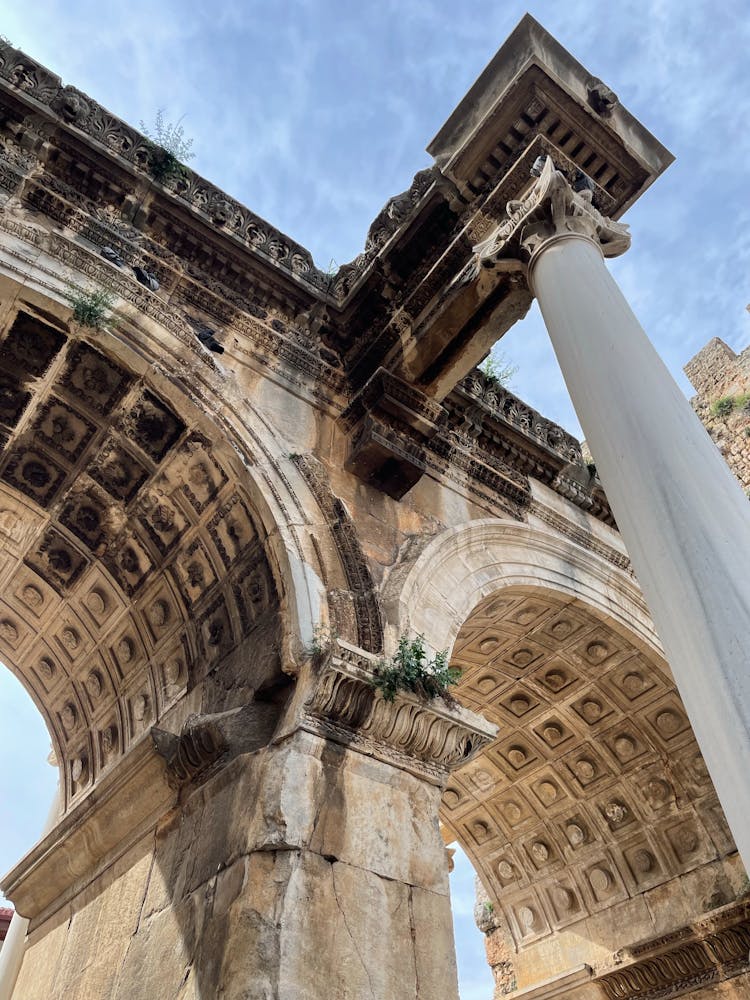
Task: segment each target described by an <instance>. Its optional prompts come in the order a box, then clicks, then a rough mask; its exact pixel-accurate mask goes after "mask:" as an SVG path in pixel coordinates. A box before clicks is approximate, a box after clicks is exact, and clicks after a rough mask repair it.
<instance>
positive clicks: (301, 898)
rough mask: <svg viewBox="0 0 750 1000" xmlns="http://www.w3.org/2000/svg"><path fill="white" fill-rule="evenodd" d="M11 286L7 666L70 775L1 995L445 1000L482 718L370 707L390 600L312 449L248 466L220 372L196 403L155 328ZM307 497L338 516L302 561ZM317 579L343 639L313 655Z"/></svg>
mask: <svg viewBox="0 0 750 1000" xmlns="http://www.w3.org/2000/svg"><path fill="white" fill-rule="evenodd" d="M9 301H10V305H9V306H8V305H7V303H6V323H5V327H4V330H3V331H2V333H1V334H0V356H1V357H2V361H3V380H2V387H1V388H2V395H0V404H1V407H0V418H2V420H1V421H0V422H1V423H2V445H3V449H2V455H0V532H1V533H2V539H3V542H4V547H3V549H2V554H1V555H0V559H1V560H2V564H1V565H0V580H1V581H2V583H3V584H4V589H3V590H2V592H1V593H0V599H1V601H2V603H0V655H2V657H3V659H4V660H5V661H6V662H7V663H8V665H9V666H10V667H11V669H13V670H14V671H15V672H16V673H17V674H18V676H19V677H20V678H21V679H22V680H23V682H24V684H25V685H26V687H27V689H28V690H29V691H30V692H31V693H32V695H33V697H34V698H35V700H36V702H37V704H38V706H39V707H40V709H41V711H42V714H43V715H44V717H45V719H46V720H47V723H48V725H49V727H50V730H51V732H52V734H53V738H54V741H55V744H56V749H57V752H58V757H59V760H60V763H61V768H62V774H63V781H64V812H63V815H62V817H61V818H60V820H59V822H58V823H57V825H56V826H55V827H54V829H52V830H51V832H49V833H48V834H47V835H46V836H45V837H43V839H42V840H41V841H40V842H39V843H38V844H37V845H36V846H35V847H34V848H33V849H32V850H31V851H30V852H29V854H27V855H26V857H25V858H24V859H22V861H21V862H20V863H19V864H18V865H17V866H16V867H15V868H14V869H13V870H12V871H11V872H10V873H9V874H8V875H7V876H6V877H5V878H4V880H3V888H4V891H6V892H7V894H8V896H9V898H11V899H12V900H13V901H14V903H15V904H16V905H17V908H18V911H19V913H21V914H22V915H24V916H26V917H28V918H29V919H30V925H29V933H28V937H27V944H26V952H25V957H24V961H23V964H22V966H21V970H20V974H19V978H18V982H17V987H16V992H15V994H14V995H17V996H19V997H20V998H28V1000H32V998H34V997H37V996H42V995H43V996H49V997H60V998H62V997H63V996H80V997H89V996H109V997H112V998H114V997H117V998H122V1000H125V998H127V1000H132V998H133V997H140V996H143V997H144V998H145V997H146V996H154V995H164V996H175V997H180V998H182V997H187V996H195V997H198V996H207V995H217V994H218V993H221V994H222V995H226V996H227V997H230V996H231V997H235V996H236V997H238V998H239V997H245V996H248V995H253V996H256V995H257V996H269V997H271V996H277V995H278V996H284V997H287V996H293V995H294V996H296V995H299V989H300V985H301V984H303V983H304V984H307V983H309V982H310V981H311V979H314V983H315V985H314V986H312V987H311V989H312V991H313V994H314V995H324V993H325V992H326V991H328V990H329V989H330V990H332V991H333V992H334V993H335V992H336V991H337V990H338V991H339V992H340V994H341V995H344V993H345V991H347V990H348V991H350V993H351V995H362V991H365V990H368V989H369V990H370V991H371V992H372V993H373V995H376V996H378V997H383V998H384V1000H385V998H386V997H387V998H388V1000H392V998H395V997H399V998H401V1000H411V997H412V996H414V995H417V994H418V995H419V996H425V997H427V996H436V995H445V996H446V997H451V996H455V993H456V985H455V962H454V957H453V951H452V948H451V941H450V926H451V923H450V909H449V900H448V887H447V867H446V859H445V852H444V850H443V845H442V842H441V839H440V836H439V831H438V824H437V812H438V806H439V799H440V791H441V788H442V786H443V785H444V783H445V780H447V776H448V772H449V770H451V769H452V768H453V767H455V766H458V765H459V764H460V763H461V762H462V761H464V760H466V759H469V758H470V757H471V756H472V755H473V754H474V753H476V752H477V751H478V749H479V747H480V746H481V745H482V743H483V741H485V740H486V739H487V738H488V737H489V732H488V727H486V726H485V725H484V724H483V723H482V720H479V719H476V718H475V717H473V716H472V715H471V713H469V712H465V711H461V710H459V709H448V708H446V707H444V706H442V705H437V706H432V705H423V704H420V703H419V702H418V700H416V699H414V698H411V699H409V698H399V699H398V700H397V702H396V704H395V705H389V704H387V703H385V702H383V700H382V698H376V695H375V689H374V687H373V685H372V683H371V678H372V670H373V666H374V663H375V657H374V656H373V653H374V652H376V651H377V650H378V648H379V646H380V643H381V638H380V630H381V624H380V617H379V614H380V612H379V604H378V602H377V599H376V597H375V594H374V591H373V585H372V580H371V577H370V576H369V573H368V572H365V570H366V564H365V562H364V557H363V555H362V552H361V550H360V547H359V543H358V541H357V539H356V536H355V535H354V533H353V525H352V523H351V519H350V518H349V515H348V514H347V512H346V509H345V507H344V506H343V504H342V503H341V501H338V500H337V499H336V497H335V496H334V495H333V494H332V493H331V492H330V488H327V487H326V483H325V480H324V479H323V478H322V476H321V473H320V471H319V470H318V469H317V468H316V467H315V466H314V464H313V463H312V462H310V461H303V460H302V459H301V457H300V456H287V461H286V467H285V469H283V470H280V469H279V468H278V464H276V462H275V458H274V453H273V451H272V450H263V451H262V459H261V461H259V462H258V464H257V465H256V466H255V467H254V468H253V469H252V474H251V471H250V470H249V468H248V466H249V465H250V464H251V462H250V460H249V456H248V450H249V449H248V448H247V447H246V445H247V440H249V441H250V444H251V446H252V445H253V444H257V443H258V440H259V439H260V444H261V445H263V444H264V442H263V440H262V439H263V437H264V436H265V437H267V434H266V430H267V428H264V427H261V426H260V422H259V426H256V427H253V428H252V433H250V432H248V434H247V436H246V437H247V440H245V441H243V440H242V434H241V433H238V434H237V435H236V436H235V433H234V432H235V431H236V430H237V427H236V426H235V423H234V421H235V420H236V417H237V414H236V404H237V399H236V398H234V397H233V396H232V394H231V393H226V396H227V397H228V400H222V397H221V393H220V392H219V391H218V387H216V386H214V387H213V388H212V390H211V392H212V395H211V398H210V400H208V401H207V399H206V398H205V396H199V402H200V404H201V405H200V406H192V405H191V404H190V402H189V400H188V397H187V395H186V394H185V393H184V392H183V391H182V390H181V388H180V387H179V385H180V384H181V383H183V382H184V373H183V377H182V378H180V379H179V380H178V388H177V390H175V388H174V386H173V385H171V379H170V377H169V376H170V372H171V371H172V366H173V363H175V362H176V363H177V367H178V366H179V356H176V357H172V356H170V358H169V359H168V360H169V364H166V363H165V364H162V365H160V366H158V370H156V369H155V366H153V365H149V364H144V363H143V354H144V353H145V352H146V346H147V347H148V352H149V353H151V352H153V351H154V350H155V345H157V344H158V340H157V339H156V338H155V337H153V336H152V337H151V340H150V341H149V340H148V337H149V336H151V335H152V334H153V331H149V330H145V331H143V330H140V329H139V328H136V330H135V334H136V335H135V336H134V335H133V330H131V329H130V327H128V328H127V329H126V330H125V331H124V332H123V331H119V333H118V336H116V337H115V336H114V335H111V334H107V333H104V334H102V333H95V332H92V331H90V330H82V329H80V328H77V327H75V326H72V325H70V324H69V321H68V317H67V315H66V310H65V309H64V308H62V309H61V308H60V306H59V304H56V303H54V302H49V303H48V302H47V301H46V300H42V298H41V296H40V295H38V294H37V293H35V292H33V291H32V290H30V289H26V288H24V289H23V290H22V291H21V292H19V289H18V286H14V287H13V293H12V294H11V296H10V297H9ZM126 334H127V336H126ZM139 338H140V339H139ZM172 346H173V345H172ZM177 354H179V352H177ZM200 388H201V391H203V390H204V389H205V386H201V387H200ZM235 397H236V392H235ZM209 403H210V405H209ZM225 403H226V405H224V404H225ZM248 409H249V407H248ZM243 419H244V420H245V421H247V420H248V419H250V418H249V417H248V416H247V415H245V416H244V418H243ZM277 450H278V448H277ZM295 476H296V480H295ZM295 489H299V490H308V491H309V493H310V494H312V497H313V500H314V501H315V502H317V503H318V504H319V506H320V509H321V510H322V512H323V518H322V521H323V524H324V525H325V526H326V528H325V530H326V531H328V530H329V528H330V531H331V535H332V539H329V538H328V536H327V535H323V534H322V533H321V532H320V530H319V529H317V526H316V530H317V533H318V535H319V538H318V543H317V545H316V546H315V548H314V549H313V548H312V546H309V545H308V548H307V549H305V544H306V543H309V538H310V535H311V534H312V530H313V529H312V527H309V528H308V526H309V525H311V521H312V519H309V518H308V519H306V520H305V521H303V523H302V525H301V526H300V525H298V524H295V525H294V526H293V527H290V524H289V522H290V521H291V520H293V518H292V517H290V515H289V509H288V507H286V506H285V504H289V503H290V497H291V498H294V499H295V502H296V498H295V497H294V490H295ZM306 503H307V504H308V506H309V500H306ZM276 515H278V520H276V521H275V520H274V517H275V516H276ZM305 532H307V537H306V538H305V537H304V536H305ZM290 542H291V544H290ZM311 553H312V555H313V556H314V558H311ZM363 567H364V568H363ZM318 571H319V572H318ZM337 584H339V586H338V587H337ZM326 586H327V587H328V588H329V590H331V588H334V590H333V592H334V593H335V597H336V601H337V602H338V604H337V607H336V609H335V617H334V616H332V617H334V620H335V622H336V624H339V623H341V624H343V625H344V628H345V631H344V634H343V636H338V637H337V639H336V641H334V642H332V643H331V648H329V649H327V650H325V651H322V650H318V651H317V652H316V654H315V656H312V655H311V652H312V651H311V650H310V648H307V649H305V638H306V637H307V638H309V637H310V635H311V634H312V625H313V623H314V622H315V621H316V620H317V621H318V622H321V621H322V622H323V623H325V621H326V615H327V608H326V606H325V599H326V596H327V595H326V591H325V589H324V588H325V587H326ZM318 616H319V617H318ZM350 635H351V637H352V638H356V639H357V640H359V641H360V642H361V644H362V647H364V648H357V647H355V646H353V645H352V644H350V643H347V642H346V641H345V639H346V638H348V637H349V636H350ZM373 802H378V804H379V807H381V808H382V809H383V810H384V814H385V815H386V816H388V817H389V819H388V822H387V823H385V824H384V825H383V827H382V828H378V827H376V826H374V825H373V823H372V817H371V813H370V808H371V805H372V803H373ZM311 908H312V909H311ZM311 912H312V913H313V917H314V918H311ZM315 914H317V916H315ZM421 927H430V928H431V934H432V936H433V944H432V946H431V947H429V948H428V947H425V945H424V942H422V941H421V940H420V939H419V935H418V929H419V928H421ZM384 929H385V932H384ZM365 942H369V943H368V946H367V947H366V948H365V947H364V944H365ZM373 942H377V943H373ZM394 949H400V951H399V956H400V957H398V958H394ZM321 955H324V956H325V960H320V956H321ZM405 968H406V969H408V970H409V971H408V974H405V973H404V969H405Z"/></svg>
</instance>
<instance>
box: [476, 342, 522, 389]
mask: <svg viewBox="0 0 750 1000" xmlns="http://www.w3.org/2000/svg"><path fill="white" fill-rule="evenodd" d="M479 370H480V372H482V374H483V375H484V376H485V378H487V379H489V380H490V382H494V383H495V385H499V386H500V387H501V388H503V389H509V388H510V385H511V382H512V379H513V376H514V375H516V374H517V373H518V365H513V364H511V363H510V362H509V361H508V359H507V358H506V356H505V355H504V354H503V353H502V351H494V350H493V351H490V353H489V354H488V355H487V357H486V358H485V359H484V361H483V362H482V363H481V365H480V366H479Z"/></svg>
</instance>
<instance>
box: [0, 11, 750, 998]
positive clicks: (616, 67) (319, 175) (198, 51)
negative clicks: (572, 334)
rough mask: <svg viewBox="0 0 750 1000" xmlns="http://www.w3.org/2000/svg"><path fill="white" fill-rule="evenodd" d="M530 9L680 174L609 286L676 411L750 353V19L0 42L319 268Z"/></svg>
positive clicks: (532, 349) (39, 20) (7, 20)
mask: <svg viewBox="0 0 750 1000" xmlns="http://www.w3.org/2000/svg"><path fill="white" fill-rule="evenodd" d="M527 9H528V10H529V11H530V13H532V14H533V15H534V16H535V17H536V18H537V19H538V20H539V21H541V22H542V24H544V25H545V27H546V28H547V29H548V30H549V31H551V32H552V34H554V35H555V36H556V37H557V38H558V39H559V41H560V42H561V43H562V44H563V45H564V46H565V47H566V48H567V49H569V50H570V51H571V52H572V53H573V55H574V56H576V58H578V59H579V60H580V61H581V62H582V63H583V64H584V65H585V66H586V67H587V68H588V69H589V70H590V71H591V73H592V74H593V75H595V76H599V77H601V78H602V79H603V80H604V81H605V82H606V83H607V84H608V85H609V86H611V87H612V88H613V89H614V90H615V91H616V93H617V94H618V95H619V97H620V100H621V101H622V102H623V103H624V104H625V105H626V107H628V109H629V110H630V111H631V112H632V113H633V114H635V115H636V116H637V117H638V118H640V119H641V121H642V122H643V123H644V124H645V125H646V126H647V127H648V128H649V129H650V130H651V131H652V132H653V133H654V134H655V135H656V136H657V138H659V139H660V140H661V141H662V142H663V143H664V144H665V145H666V146H667V147H668V148H669V149H671V151H672V152H673V153H674V154H675V156H676V158H677V159H676V162H675V164H674V165H673V166H672V167H670V168H669V170H668V171H667V172H666V174H665V175H664V176H663V177H662V178H661V179H660V180H659V181H658V182H657V183H656V184H655V185H654V186H653V187H652V188H651V189H650V191H649V192H647V194H646V195H645V196H644V197H643V198H642V200H641V201H640V202H639V203H638V205H636V206H635V207H634V208H633V209H632V210H631V211H630V212H629V214H628V216H627V219H626V221H628V222H629V223H630V225H631V229H632V233H633V247H632V249H631V250H630V251H629V252H628V253H627V254H626V255H625V256H624V257H622V258H620V259H618V260H616V261H614V262H612V265H611V266H612V270H613V272H614V274H615V276H616V277H617V279H618V281H619V282H620V284H621V286H622V288H623V290H624V292H625V294H626V296H627V297H628V299H629V300H630V303H631V305H632V306H633V308H634V309H635V311H636V313H637V314H638V316H639V318H640V319H641V321H642V323H643V325H644V326H645V328H646V330H647V331H648V332H649V334H650V336H651V338H652V340H653V341H654V342H655V344H656V346H657V348H658V350H659V351H660V353H661V354H662V356H663V357H664V359H665V361H666V363H667V365H668V366H669V367H670V369H671V370H672V372H673V374H674V375H675V377H676V378H677V379H678V381H680V384H681V385H682V386H683V388H684V389H685V390H686V391H688V386H687V382H686V381H685V379H684V377H683V376H682V375H681V368H682V365H683V364H685V362H686V361H687V360H688V359H689V358H690V357H692V355H693V354H694V353H695V352H696V351H697V350H699V349H700V347H701V346H702V345H703V344H704V343H705V342H706V341H707V340H709V339H710V338H711V337H714V336H719V337H722V338H723V339H724V340H726V341H727V343H729V344H730V346H732V347H733V348H735V350H739V349H741V348H742V347H744V346H746V345H747V344H748V342H749V341H750V318H748V315H747V313H746V312H745V306H746V304H747V302H748V300H749V299H750V291H748V274H749V273H750V268H749V267H748V257H749V256H750V236H749V235H748V234H749V232H750V226H749V223H750V203H749V202H748V199H747V195H746V190H747V179H746V175H747V170H748V162H750V156H748V153H750V133H749V132H748V130H747V128H746V122H745V120H744V116H743V112H744V111H745V110H746V108H747V106H748V93H747V90H748V84H747V78H748V74H747V71H746V66H747V53H748V51H750V9H749V8H748V5H747V0H724V2H723V3H721V4H708V3H705V2H700V0H693V2H686V0H650V2H645V0H620V2H619V3H616V4H609V5H602V4H601V3H596V2H594V0H568V2H566V3H564V4H563V3H560V2H559V0H558V2H533V0H528V2H527V3H518V2H515V0H473V2H472V3H471V4H468V3H461V2H457V0H452V2H448V0H432V2H429V0H401V2H396V0H378V2H367V0H365V2H360V3H351V2H345V0H338V2H337V0H265V2H261V0H244V2H243V0H236V2H230V0H214V2H213V3H211V4H205V3H197V2H195V0H160V2H159V3H158V4H154V3H153V2H152V0H129V2H128V3H127V4H122V3H119V4H115V3H112V2H111V0H110V2H103V0H65V2H56V0H34V3H30V4H19V3H18V2H17V0H13V2H12V3H10V2H7V0H2V2H0V32H2V33H3V34H5V35H6V36H7V37H8V38H9V39H10V40H11V41H12V42H13V43H14V44H16V45H19V46H20V47H21V48H24V49H25V50H26V51H27V52H29V53H30V54H31V55H33V56H34V57H35V58H37V59H39V60H40V61H41V62H43V63H45V64H46V65H47V66H48V67H50V68H51V69H53V70H54V71H56V72H57V73H59V74H60V75H61V76H62V77H63V79H64V81H65V82H67V83H71V84H73V85H75V86H77V87H78V88H80V89H81V90H84V91H86V92H88V93H89V94H91V95H92V96H93V97H95V98H96V99H97V100H99V101H100V103H102V104H104V105H105V106H106V107H108V108H109V109H110V110H111V111H113V112H115V113H116V114H118V115H120V116H121V117H122V118H124V119H126V120H128V121H130V122H132V123H134V124H137V123H138V122H139V121H140V120H141V119H145V120H146V121H147V122H151V121H153V118H154V114H155V112H156V109H157V108H160V107H161V108H164V109H165V113H166V117H167V119H170V120H173V121H175V120H177V119H179V118H180V117H181V116H184V120H183V124H184V126H185V130H186V133H187V134H188V135H191V136H193V138H194V147H193V148H194V151H195V153H196V156H195V159H194V160H193V161H192V162H191V166H193V167H194V168H195V169H196V170H198V171H199V172H200V173H202V174H204V175H205V176H206V177H208V178H210V179H211V180H212V181H213V182H215V183H216V184H218V185H219V186H221V187H223V188H225V189H226V190H227V191H228V192H230V193H231V194H232V195H234V196H236V197H237V198H239V199H240V200H241V201H243V202H244V203H245V204H247V205H248V206H249V207H250V208H251V209H253V210H254V211H255V212H257V213H258V214H259V215H261V216H263V217H264V218H266V219H267V220H268V221H269V222H271V223H272V224H273V225H275V226H277V227H278V228H279V229H281V230H282V231H284V232H286V233H287V234H288V235H289V236H291V237H293V238H294V239H296V240H297V241H298V242H300V243H302V244H303V245H305V246H307V247H308V248H309V249H310V250H311V251H312V253H313V255H314V257H315V260H316V262H317V263H318V264H319V265H320V266H321V267H323V268H327V267H328V266H329V264H330V262H331V261H335V262H336V263H339V264H340V263H344V262H346V261H348V260H350V259H351V258H353V257H354V256H355V255H356V254H357V253H358V252H359V251H360V250H361V249H362V246H363V243H364V238H365V234H366V232H367V229H368V226H369V224H370V222H371V221H372V219H373V218H374V216H375V215H376V214H377V212H378V210H379V209H380V207H381V206H382V204H383V203H384V202H385V201H386V200H387V198H388V197H390V196H391V195H393V194H396V193H397V192H399V191H402V190H403V189H405V188H406V187H407V186H408V185H409V183H410V181H411V178H412V175H413V174H414V173H415V172H416V171H417V170H419V169H421V168H422V167H424V166H427V165H428V164H429V162H430V161H429V157H428V156H427V154H426V153H425V152H424V147H425V146H426V144H427V143H428V142H429V140H430V139H431V138H432V136H433V135H434V134H435V133H436V132H437V130H438V129H439V127H440V125H441V124H442V123H443V122H444V121H445V119H446V118H447V117H448V115H449V113H450V112H451V110H452V109H453V107H454V106H455V105H456V103H457V102H458V101H459V99H460V98H461V97H462V95H463V94H464V93H465V92H466V90H467V89H468V87H469V86H470V84H471V83H472V81H473V80H474V79H475V78H476V76H477V75H478V74H479V72H480V71H481V69H482V68H483V66H484V65H485V64H486V63H487V61H488V60H489V59H490V58H491V57H492V55H493V54H494V52H495V51H496V49H497V48H498V47H499V46H500V44H501V43H502V42H503V40H504V39H505V38H506V37H507V35H508V34H509V32H510V31H511V30H512V28H513V27H514V25H515V24H516V22H517V21H518V20H519V18H520V17H521V16H522V15H523V13H524V12H525V11H526V10H527ZM503 350H504V353H505V355H506V356H508V357H509V359H510V360H512V361H513V362H514V363H515V364H517V365H518V366H519V371H518V374H517V375H516V376H515V379H514V388H515V390H516V391H517V392H518V394H519V395H521V396H522V397H523V398H525V399H526V400H527V401H528V402H530V403H531V404H532V405H534V406H535V407H537V408H538V409H540V410H541V411H542V412H543V413H545V414H546V415H547V416H549V417H551V418H552V419H555V420H557V421H559V422H560V423H562V424H563V425H564V426H566V427H567V428H568V429H570V430H571V431H573V432H575V433H578V424H577V421H576V418H575V414H574V413H573V411H572V408H571V406H570V402H569V400H568V396H567V392H566V390H565V386H564V383H563V380H562V376H561V375H560V372H559V369H558V367H557V364H556V362H555V360H554V357H553V355H552V351H551V348H550V346H549V342H548V339H547V336H546V334H545V331H544V328H543V325H542V323H541V320H540V318H539V315H538V312H537V310H536V308H534V310H533V311H532V313H531V314H530V316H529V317H528V318H527V319H526V320H524V321H523V322H522V323H520V324H518V325H517V327H515V328H514V329H513V330H512V331H511V332H510V333H509V334H508V335H507V336H506V337H505V339H504V342H503ZM0 677H2V674H0ZM23 701H24V699H23V698H22V697H19V696H18V695H17V694H16V693H15V691H14V688H13V685H12V684H11V682H9V681H8V680H6V679H2V680H0V726H1V727H2V729H1V730H0V731H2V734H3V748H4V754H3V760H4V762H5V767H4V768H3V770H4V771H5V772H6V774H5V779H6V780H8V779H9V780H10V784H9V785H5V784H0V829H3V830H4V831H7V830H8V826H7V825H6V824H8V822H9V820H8V815H9V813H10V814H12V815H11V820H10V823H11V832H10V834H7V833H5V834H4V841H3V843H2V844H0V868H6V867H8V866H9V865H10V863H12V861H13V860H14V856H15V855H17V854H18V853H19V851H20V850H22V848H23V846H24V844H26V843H28V842H30V841H31V840H33V839H34V836H35V831H36V830H37V828H38V827H39V826H40V825H41V823H42V822H43V819H44V816H45V814H46V809H47V803H48V801H49V798H50V796H51V787H50V786H51V784H52V782H51V780H50V773H48V772H50V771H51V769H49V768H48V767H47V765H46V764H44V763H43V761H44V756H45V755H46V744H45V739H44V737H43V733H42V734H41V735H36V736H33V735H32V733H33V732H34V723H33V720H32V718H31V717H30V716H29V713H28V712H27V707H28V706H26V705H24V703H23ZM32 715H33V712H32ZM37 728H38V727H37ZM37 760H39V761H41V764H40V765H39V766H38V767H37V765H36V761H37ZM37 793H38V794H37ZM16 827H17V829H16ZM466 881H467V880H466V878H464V879H463V881H461V887H459V888H457V889H456V893H457V901H456V913H457V919H458V916H459V914H460V912H461V911H465V910H466V909H468V904H467V903H466V899H468V896H467V892H468V891H469V890H467V889H466V884H465V883H466ZM458 933H459V951H460V953H463V955H464V956H470V957H468V958H467V963H466V964H467V967H466V968H465V969H464V970H463V971H462V991H463V992H462V997H463V1000H480V998H481V1000H489V996H490V995H491V987H490V986H489V985H488V983H489V980H488V979H487V978H485V979H484V981H482V980H481V979H480V978H479V977H480V975H481V972H482V970H481V969H480V968H478V967H476V966H477V963H479V965H480V966H481V963H482V962H483V958H482V955H481V941H480V940H479V941H478V946H479V949H480V950H479V951H478V952H477V951H476V949H475V951H474V952H471V953H470V950H469V949H470V947H472V946H471V945H470V943H469V942H470V938H469V936H468V931H465V930H460V931H459V932H458ZM471 940H474V939H471ZM477 940H478V939H477ZM475 945H476V941H475ZM475 967H476V968H475ZM485 976H486V974H485Z"/></svg>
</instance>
